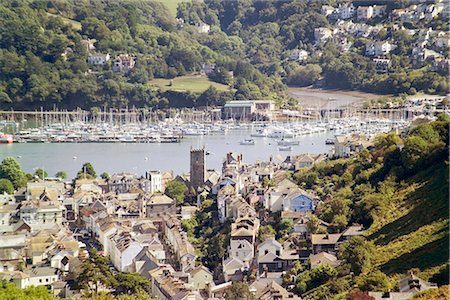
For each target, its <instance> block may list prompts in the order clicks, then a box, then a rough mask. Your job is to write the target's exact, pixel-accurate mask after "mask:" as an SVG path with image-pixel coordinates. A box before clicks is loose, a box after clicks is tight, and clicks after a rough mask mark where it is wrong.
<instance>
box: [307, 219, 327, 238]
mask: <svg viewBox="0 0 450 300" xmlns="http://www.w3.org/2000/svg"><path fill="white" fill-rule="evenodd" d="M306 227H308V231H309V232H310V233H312V234H314V233H326V229H325V228H324V227H323V226H322V225H320V220H319V218H318V217H316V216H315V215H311V216H310V217H309V219H308V221H307V222H306Z"/></svg>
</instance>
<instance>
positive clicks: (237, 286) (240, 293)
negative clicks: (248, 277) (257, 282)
mask: <svg viewBox="0 0 450 300" xmlns="http://www.w3.org/2000/svg"><path fill="white" fill-rule="evenodd" d="M225 299H227V300H234V299H242V300H253V299H255V296H254V295H253V294H252V293H251V292H250V290H249V288H248V284H247V283H244V282H233V284H232V285H231V286H230V287H229V288H228V289H226V291H225Z"/></svg>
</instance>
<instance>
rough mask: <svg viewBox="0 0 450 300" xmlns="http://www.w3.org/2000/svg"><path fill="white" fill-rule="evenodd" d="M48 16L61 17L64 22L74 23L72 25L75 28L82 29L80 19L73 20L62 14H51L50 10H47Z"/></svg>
mask: <svg viewBox="0 0 450 300" xmlns="http://www.w3.org/2000/svg"><path fill="white" fill-rule="evenodd" d="M47 16H51V17H55V18H61V19H62V20H63V22H64V23H66V24H70V25H72V27H73V28H74V29H75V30H80V29H81V23H80V22H78V21H75V20H71V19H68V18H66V17H63V16H60V15H55V14H51V13H49V12H47Z"/></svg>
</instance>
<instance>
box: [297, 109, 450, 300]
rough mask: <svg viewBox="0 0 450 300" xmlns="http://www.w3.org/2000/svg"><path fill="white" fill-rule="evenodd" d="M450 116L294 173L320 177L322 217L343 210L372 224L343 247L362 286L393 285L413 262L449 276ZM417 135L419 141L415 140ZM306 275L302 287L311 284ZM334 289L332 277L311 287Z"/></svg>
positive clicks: (320, 291) (441, 278)
mask: <svg viewBox="0 0 450 300" xmlns="http://www.w3.org/2000/svg"><path fill="white" fill-rule="evenodd" d="M449 121H450V120H449V117H448V115H440V116H439V117H438V118H437V120H436V121H433V122H428V123H424V124H421V125H419V126H416V127H413V128H411V129H410V130H409V132H408V133H407V134H406V136H402V137H400V136H398V135H397V134H394V133H389V134H385V135H380V136H378V137H377V138H376V139H375V143H374V147H373V149H371V151H362V152H361V153H359V154H358V155H356V156H354V157H351V158H348V159H339V160H331V161H326V162H322V163H318V164H316V165H315V166H313V167H312V168H310V169H308V170H300V171H298V172H297V173H296V174H294V178H295V179H297V180H298V183H299V184H303V185H304V183H305V179H306V178H308V177H311V176H314V177H315V178H316V179H315V180H314V181H312V182H311V185H310V187H311V188H312V189H314V190H316V191H317V192H318V193H321V194H322V195H323V197H324V198H325V201H324V202H323V204H321V205H319V207H318V212H319V216H320V217H321V218H322V219H323V220H325V221H328V222H332V223H333V224H332V225H333V227H336V225H337V223H338V221H340V220H339V219H340V218H343V217H342V216H345V218H346V219H347V221H348V223H349V224H351V223H355V222H356V223H360V224H363V225H364V226H365V227H366V229H367V230H366V233H365V236H366V237H365V238H364V237H355V238H353V239H351V240H350V241H349V242H347V243H343V244H342V245H341V249H340V253H339V258H340V259H343V260H344V262H345V264H344V265H343V266H341V267H340V269H342V270H343V271H344V270H347V269H348V270H349V271H352V272H353V273H352V274H351V275H349V276H351V277H352V278H353V280H354V283H353V284H354V285H356V286H359V287H360V288H361V289H378V290H383V289H384V290H386V289H385V287H386V286H387V287H388V289H389V288H391V287H392V286H391V282H389V283H388V282H387V281H386V276H389V277H388V278H389V281H390V280H392V279H393V278H398V274H403V273H406V272H407V271H408V270H409V269H411V268H412V267H417V268H418V271H417V272H416V274H417V275H418V276H419V277H421V278H423V279H425V280H429V281H431V282H437V283H439V284H447V283H448V280H449V278H448V268H447V264H446V262H447V259H448V250H447V249H448V247H447V246H446V245H447V244H448V234H447V235H446V234H445V232H448V226H449V223H448V215H447V214H446V212H448V206H449V203H448V199H447V197H445V196H444V195H448V148H447V147H448V124H449ZM415 141H420V143H419V145H421V146H420V147H414V146H413V145H416V143H415ZM422 141H425V143H423V142H422ZM407 145H408V146H407ZM344 174H351V176H347V175H345V176H347V177H348V178H347V179H346V180H345V181H344V182H343V181H342V177H343V176H344ZM315 223H316V224H311V225H317V222H315ZM311 227H312V228H317V226H311ZM331 229H332V230H339V228H331ZM358 274H359V275H358ZM306 275H307V274H305V275H304V276H306ZM306 279H307V278H306ZM306 281H307V280H302V282H303V283H301V284H300V285H299V286H298V287H297V290H296V291H297V293H300V291H304V290H305V284H304V282H306ZM350 283H351V282H350ZM333 289H334V287H333V288H332V287H331V283H330V282H326V283H325V284H323V285H322V286H320V287H319V288H317V289H314V290H311V291H308V292H307V293H308V298H311V299H315V298H314V297H316V298H317V297H318V298H320V297H321V296H320V295H331V294H336V293H337V292H335V291H333ZM338 290H340V288H339V289H338Z"/></svg>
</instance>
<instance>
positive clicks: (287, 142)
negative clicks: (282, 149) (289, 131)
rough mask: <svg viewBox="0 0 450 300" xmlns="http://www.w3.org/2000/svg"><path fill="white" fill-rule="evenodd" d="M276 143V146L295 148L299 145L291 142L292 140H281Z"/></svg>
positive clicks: (296, 142)
mask: <svg viewBox="0 0 450 300" xmlns="http://www.w3.org/2000/svg"><path fill="white" fill-rule="evenodd" d="M277 143H278V146H297V145H299V144H300V142H299V141H293V140H287V139H281V140H279V141H278V142H277Z"/></svg>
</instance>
